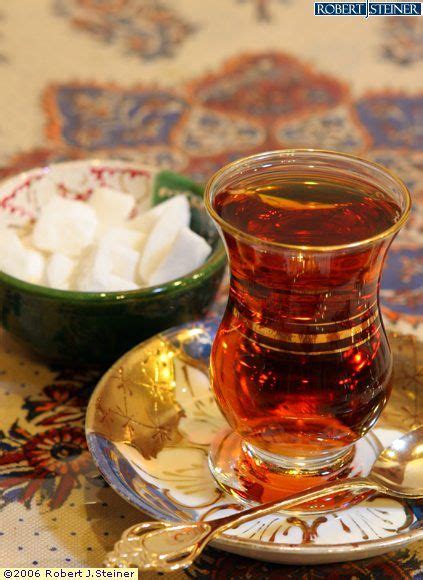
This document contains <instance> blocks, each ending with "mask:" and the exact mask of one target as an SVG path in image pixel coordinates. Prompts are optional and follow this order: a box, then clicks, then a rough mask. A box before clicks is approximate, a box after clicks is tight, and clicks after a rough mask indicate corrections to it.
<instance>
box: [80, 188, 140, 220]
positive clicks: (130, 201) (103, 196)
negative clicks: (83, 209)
mask: <svg viewBox="0 0 423 580" xmlns="http://www.w3.org/2000/svg"><path fill="white" fill-rule="evenodd" d="M89 204H90V206H91V207H92V208H94V210H95V211H96V212H97V217H98V220H99V221H100V222H102V223H104V224H113V225H115V224H118V223H119V222H123V221H124V220H126V219H127V218H128V217H129V215H130V213H131V211H132V210H133V209H134V206H135V198H134V197H133V196H132V195H130V194H129V193H124V192H123V191H119V190H117V189H112V188H111V187H99V188H97V189H95V190H94V192H93V194H92V195H91V197H90V200H89Z"/></svg>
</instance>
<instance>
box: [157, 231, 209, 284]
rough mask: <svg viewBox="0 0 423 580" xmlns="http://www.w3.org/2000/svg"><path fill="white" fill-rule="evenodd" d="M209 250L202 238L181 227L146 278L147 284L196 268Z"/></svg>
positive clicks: (168, 278) (180, 274) (202, 261)
mask: <svg viewBox="0 0 423 580" xmlns="http://www.w3.org/2000/svg"><path fill="white" fill-rule="evenodd" d="M211 250H212V249H211V247H210V246H209V244H208V243H207V242H206V240H205V239H204V238H202V237H201V236H199V235H198V234H196V233H195V232H193V231H192V230H190V229H189V228H187V227H184V228H182V229H181V230H180V231H179V233H178V235H177V236H176V239H175V241H174V243H173V245H172V247H171V248H170V250H169V251H168V253H167V254H166V256H165V257H164V258H163V259H162V261H161V262H160V264H159V266H158V267H157V268H156V269H155V270H154V271H153V273H152V274H151V275H150V276H149V277H148V278H147V282H148V285H149V286H156V285H157V284H163V283H165V282H169V281H170V280H175V279H176V278H181V277H182V276H185V275H186V274H188V273H189V272H192V271H193V270H196V269H197V268H199V267H200V266H201V265H202V264H203V263H204V261H205V260H206V258H207V256H208V255H209V254H210V252H211Z"/></svg>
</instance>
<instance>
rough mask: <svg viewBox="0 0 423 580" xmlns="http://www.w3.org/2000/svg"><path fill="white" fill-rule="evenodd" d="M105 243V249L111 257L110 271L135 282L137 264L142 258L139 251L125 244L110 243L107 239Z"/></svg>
mask: <svg viewBox="0 0 423 580" xmlns="http://www.w3.org/2000/svg"><path fill="white" fill-rule="evenodd" d="M103 243H104V244H105V245H106V247H105V249H104V251H105V252H108V255H109V259H110V273H111V274H113V275H115V276H118V277H119V278H124V279H125V280H128V281H131V282H134V281H135V272H136V268H137V264H138V261H139V259H140V254H139V252H137V251H136V250H134V249H132V248H130V247H129V246H125V245H124V244H118V243H114V244H110V243H109V242H107V241H106V242H103Z"/></svg>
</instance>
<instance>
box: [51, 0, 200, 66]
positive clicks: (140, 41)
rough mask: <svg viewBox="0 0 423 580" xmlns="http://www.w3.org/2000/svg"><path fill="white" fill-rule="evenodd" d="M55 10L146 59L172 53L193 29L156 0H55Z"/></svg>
mask: <svg viewBox="0 0 423 580" xmlns="http://www.w3.org/2000/svg"><path fill="white" fill-rule="evenodd" d="M55 10H56V13H57V14H58V15H60V16H62V17H65V18H66V19H67V20H69V22H70V24H71V25H72V26H74V27H75V28H77V29H78V30H80V31H83V32H86V33H89V34H91V35H92V36H93V37H94V38H97V39H99V40H100V41H102V42H104V43H107V44H117V45H119V47H120V48H121V49H122V50H123V51H124V53H127V54H133V55H135V56H138V57H140V58H142V59H146V60H149V59H155V58H160V57H166V56H167V57H169V56H172V54H173V52H174V51H175V50H176V49H177V47H178V46H179V45H180V44H182V43H183V42H184V41H185V39H186V37H187V36H188V35H189V34H191V33H192V32H193V26H192V25H190V24H189V23H188V22H186V21H185V20H184V19H183V18H181V17H180V16H179V15H178V14H177V12H176V11H175V10H174V7H172V8H171V4H168V3H164V2H156V1H155V0H143V1H142V2H139V1H137V0H102V1H101V2H98V1H97V0H56V2H55Z"/></svg>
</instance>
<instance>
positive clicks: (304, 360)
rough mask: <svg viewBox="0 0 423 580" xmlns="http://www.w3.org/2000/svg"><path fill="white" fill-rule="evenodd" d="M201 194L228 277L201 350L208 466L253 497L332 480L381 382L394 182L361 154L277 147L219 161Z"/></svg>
mask: <svg viewBox="0 0 423 580" xmlns="http://www.w3.org/2000/svg"><path fill="white" fill-rule="evenodd" d="M205 199H206V207H207V209H208V211H209V213H210V215H211V216H212V218H213V219H214V221H215V222H216V223H217V224H218V225H219V227H220V229H221V235H222V236H223V238H224V240H225V243H226V249H227V253H228V257H229V267H230V273H231V278H230V289H229V298H228V304H227V307H226V311H225V314H224V316H223V319H222V321H221V323H220V326H219V329H218V331H217V334H216V338H215V340H214V343H213V348H212V353H211V359H210V371H211V381H212V386H213V390H214V393H215V395H216V398H217V401H218V403H219V405H220V408H221V410H222V412H223V413H224V415H225V417H226V418H227V420H228V423H229V425H230V429H229V430H226V431H224V432H221V433H220V434H218V435H217V436H216V438H215V440H214V441H213V443H212V445H211V448H210V453H209V464H210V468H211V472H212V474H213V475H214V477H215V479H216V481H217V482H218V483H219V485H220V486H222V487H223V488H224V489H225V490H227V491H229V492H230V493H231V494H233V495H235V496H238V497H239V498H242V499H243V500H252V499H254V500H256V501H257V500H259V501H265V500H269V499H274V498H275V497H282V496H283V495H284V494H286V493H292V492H293V491H298V490H299V489H304V488H306V487H310V486H311V485H317V484H320V483H322V478H324V479H325V478H334V477H345V476H346V475H347V474H348V473H349V469H350V468H349V466H350V461H351V459H352V457H353V456H354V454H355V452H356V450H357V449H359V447H360V445H362V444H364V445H366V442H365V441H363V442H361V441H360V440H361V438H362V437H363V435H364V434H365V433H366V432H367V431H369V429H371V427H372V426H373V425H374V423H375V421H376V420H377V418H378V417H379V415H380V413H381V412H382V410H383V407H384V405H385V403H386V401H387V399H388V397H389V393H390V390H391V384H392V356H391V352H390V348H389V344H388V340H387V337H386V334H385V330H384V327H383V324H382V320H381V317H380V312H379V301H378V300H379V299H378V294H379V283H380V277H381V272H382V266H383V261H384V258H385V255H386V251H387V249H388V248H389V245H390V243H391V242H392V240H393V238H394V236H395V234H396V233H397V232H398V231H399V229H400V227H401V226H402V224H403V223H404V222H405V220H406V218H407V215H408V212H409V210H410V197H409V194H408V192H407V189H406V188H405V186H404V185H403V184H402V183H401V182H400V181H399V180H398V179H397V178H395V177H394V176H392V175H390V174H389V173H388V172H387V171H386V170H384V169H383V168H382V167H380V166H377V165H374V164H372V163H369V162H367V161H364V160H362V159H358V158H356V157H351V156H349V155H344V154H342V153H334V152H328V151H314V150H290V151H270V152H267V153H262V154H258V155H253V156H251V157H246V158H245V159H240V160H239V161H235V162H234V163H231V164H229V165H227V166H226V167H224V168H223V169H221V170H220V171H218V172H217V173H216V174H215V175H214V176H213V177H212V178H211V180H210V181H209V183H208V184H207V187H206V198H205ZM355 443H357V445H355ZM358 452H359V451H358ZM338 499H339V501H341V503H342V505H344V506H345V505H347V504H349V502H350V501H352V500H351V498H350V497H343V498H337V499H336V502H337V501H338ZM332 500H333V501H332ZM334 502H335V499H334V498H327V499H326V498H325V500H324V502H323V504H319V505H316V506H313V509H318V510H319V509H323V508H324V509H326V508H328V507H329V508H330V507H333V506H334V505H335V504H336V502H335V503H334ZM307 509H310V506H307Z"/></svg>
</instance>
